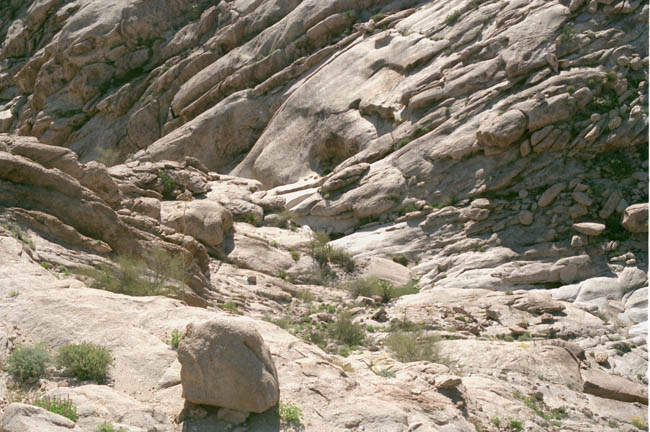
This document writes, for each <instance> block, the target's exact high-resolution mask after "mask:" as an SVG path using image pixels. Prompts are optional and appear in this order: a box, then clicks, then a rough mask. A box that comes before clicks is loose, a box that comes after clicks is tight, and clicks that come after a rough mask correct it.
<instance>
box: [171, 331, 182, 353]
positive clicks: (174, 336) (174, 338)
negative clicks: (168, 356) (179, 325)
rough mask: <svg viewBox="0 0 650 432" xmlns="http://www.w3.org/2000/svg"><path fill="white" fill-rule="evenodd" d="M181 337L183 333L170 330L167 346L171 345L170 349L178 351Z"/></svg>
mask: <svg viewBox="0 0 650 432" xmlns="http://www.w3.org/2000/svg"><path fill="white" fill-rule="evenodd" d="M182 337H183V333H181V332H180V331H178V330H172V332H171V335H170V338H169V344H170V345H171V347H172V348H174V349H178V344H180V343H181V338H182Z"/></svg>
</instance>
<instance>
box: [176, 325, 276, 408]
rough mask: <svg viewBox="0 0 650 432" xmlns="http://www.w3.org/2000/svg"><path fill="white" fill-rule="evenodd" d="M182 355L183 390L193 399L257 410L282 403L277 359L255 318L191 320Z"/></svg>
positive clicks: (184, 339)
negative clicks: (280, 400) (255, 322)
mask: <svg viewBox="0 0 650 432" xmlns="http://www.w3.org/2000/svg"><path fill="white" fill-rule="evenodd" d="M178 360H179V361H180V363H181V383H182V385H183V394H184V395H185V398H186V399H187V400H188V401H189V402H191V403H194V404H200V405H213V406H217V407H221V408H228V409H231V410H235V411H240V412H256V413H261V412H264V411H266V410H267V409H269V408H271V407H272V406H274V405H276V404H277V403H278V400H279V397H280V390H279V385H278V375H277V372H276V369H275V364H274V363H273V360H272V358H271V353H270V352H269V349H268V348H267V346H266V345H265V343H264V340H263V339H262V336H260V334H259V333H258V332H257V330H255V328H254V327H253V323H252V322H251V321H246V320H241V319H237V320H235V319H214V320H211V321H207V322H204V323H201V324H193V323H190V324H189V325H188V326H187V328H186V329H185V334H184V335H183V339H182V340H181V343H180V345H179V348H178Z"/></svg>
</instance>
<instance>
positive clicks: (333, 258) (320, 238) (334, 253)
mask: <svg viewBox="0 0 650 432" xmlns="http://www.w3.org/2000/svg"><path fill="white" fill-rule="evenodd" d="M329 241H330V238H329V235H328V234H327V233H324V232H319V231H317V232H314V234H313V238H312V241H311V244H310V248H311V255H312V256H313V257H314V259H315V260H316V261H318V263H319V264H320V265H321V267H324V266H326V265H327V264H337V265H340V266H341V267H343V269H344V270H345V271H346V272H351V271H353V270H354V268H355V267H356V263H355V261H354V258H353V257H352V255H351V254H350V253H349V252H346V251H345V250H343V249H340V248H335V247H333V246H332V245H330V244H328V242H329Z"/></svg>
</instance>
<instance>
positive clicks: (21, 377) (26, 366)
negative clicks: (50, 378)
mask: <svg viewBox="0 0 650 432" xmlns="http://www.w3.org/2000/svg"><path fill="white" fill-rule="evenodd" d="M49 364H50V356H49V354H48V353H47V351H46V350H45V347H44V345H42V344H38V345H32V346H26V345H18V346H17V347H16V349H14V350H13V351H12V352H11V354H9V357H8V358H7V372H9V374H10V375H11V376H12V377H13V378H14V379H15V380H16V381H18V382H21V383H24V382H26V381H29V380H32V379H40V378H41V377H43V376H44V375H45V372H46V370H47V366H48V365H49Z"/></svg>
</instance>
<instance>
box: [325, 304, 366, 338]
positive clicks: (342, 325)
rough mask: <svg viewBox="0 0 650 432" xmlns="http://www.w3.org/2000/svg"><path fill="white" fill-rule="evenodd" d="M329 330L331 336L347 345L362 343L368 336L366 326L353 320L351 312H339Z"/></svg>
mask: <svg viewBox="0 0 650 432" xmlns="http://www.w3.org/2000/svg"><path fill="white" fill-rule="evenodd" d="M328 330H329V334H330V337H332V338H333V339H336V340H337V341H339V342H340V343H343V344H345V345H351V346H356V345H361V344H363V341H364V339H365V337H366V332H365V329H364V327H363V326H362V325H361V324H357V323H355V322H353V321H352V315H351V314H350V313H349V312H341V313H339V314H338V315H337V316H336V319H335V320H334V321H333V322H332V324H330V326H329V328H328Z"/></svg>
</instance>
